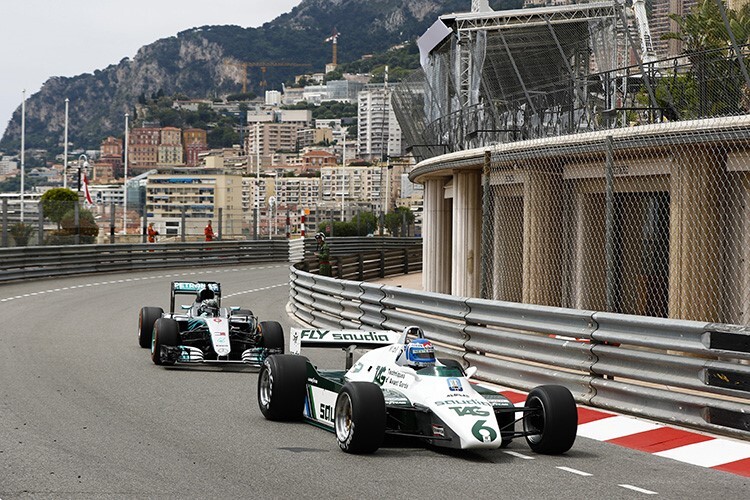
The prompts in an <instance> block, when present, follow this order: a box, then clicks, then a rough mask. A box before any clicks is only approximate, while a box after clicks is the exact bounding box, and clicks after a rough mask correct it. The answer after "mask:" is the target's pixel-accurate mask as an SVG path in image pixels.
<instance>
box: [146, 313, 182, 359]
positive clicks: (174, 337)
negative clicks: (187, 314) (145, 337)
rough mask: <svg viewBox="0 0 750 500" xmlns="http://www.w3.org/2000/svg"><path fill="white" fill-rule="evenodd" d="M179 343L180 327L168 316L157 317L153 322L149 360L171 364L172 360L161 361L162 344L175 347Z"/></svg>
mask: <svg viewBox="0 0 750 500" xmlns="http://www.w3.org/2000/svg"><path fill="white" fill-rule="evenodd" d="M178 345H180V327H179V326H178V325H177V322H176V321H175V320H173V319H170V318H159V319H157V320H156V323H154V335H153V340H152V341H151V360H152V361H153V362H154V364H156V365H173V364H174V361H172V362H169V361H162V359H161V348H162V346H169V347H176V346H178Z"/></svg>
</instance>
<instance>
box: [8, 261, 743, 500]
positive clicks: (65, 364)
mask: <svg viewBox="0 0 750 500" xmlns="http://www.w3.org/2000/svg"><path fill="white" fill-rule="evenodd" d="M173 280H196V281H197V280H209V281H219V282H221V284H222V291H223V297H222V305H224V306H232V305H237V306H242V307H243V308H249V309H251V310H252V311H253V312H254V313H255V315H256V316H258V317H259V318H260V320H261V321H263V320H275V321H279V322H280V323H281V324H282V326H283V327H284V330H285V332H288V330H289V328H290V327H292V326H297V325H295V324H294V323H293V321H292V320H291V318H290V317H289V316H288V315H287V312H286V303H287V299H288V295H289V284H288V283H289V266H288V264H285V263H279V264H264V265H248V266H244V267H233V268H201V269H183V270H154V271H144V272H131V273H117V274H106V275H105V274H99V275H88V276H79V277H71V278H64V279H55V280H42V281H27V282H19V283H14V284H5V285H2V286H0V290H1V291H2V293H0V318H2V326H0V346H1V347H0V499H3V500H8V499H13V498H54V499H58V498H75V499H79V498H180V499H185V498H410V497H417V496H418V497H421V498H430V497H433V498H458V497H461V498H499V497H511V498H565V499H567V498H570V499H581V498H613V499H616V498H640V497H646V496H661V497H663V498H679V499H688V498H696V499H698V498H701V499H703V498H744V497H746V496H747V494H748V491H750V477H747V476H745V475H743V474H742V471H741V470H740V471H739V472H740V473H737V472H736V471H735V472H727V471H726V470H720V469H717V468H711V466H703V465H700V464H696V463H690V461H685V460H680V459H676V458H675V457H670V456H669V455H668V454H663V453H662V454H659V453H654V452H649V450H644V449H638V447H637V446H631V447H628V446H621V445H620V444H618V443H617V442H616V441H615V442H610V441H612V440H616V439H621V437H622V436H624V434H623V430H622V429H623V428H622V426H623V425H626V424H623V418H622V417H619V416H611V415H607V416H606V418H603V417H596V418H594V417H591V414H590V413H589V410H587V409H585V408H584V409H581V410H580V411H579V415H588V417H587V418H588V420H587V421H586V422H585V423H582V425H581V427H580V429H588V431H587V432H584V433H582V434H580V435H579V438H578V439H577V441H576V443H575V444H574V445H573V448H572V449H571V450H570V451H569V452H568V453H566V454H564V455H561V456H544V455H536V454H534V453H532V452H531V451H530V449H529V447H528V446H527V445H526V443H525V441H524V440H523V439H519V440H515V441H514V442H513V443H511V445H510V446H509V447H508V448H506V449H504V450H493V451H482V452H462V451H446V450H442V449H438V448H430V447H425V446H422V445H420V444H418V443H413V442H399V441H396V442H391V441H389V442H387V444H386V446H385V447H383V448H381V449H380V450H378V452H376V453H375V454H373V455H367V456H357V455H347V454H345V453H343V452H341V451H340V450H339V448H338V446H337V444H336V440H335V437H334V435H333V434H331V433H329V432H326V431H324V430H321V429H318V428H315V427H312V426H310V425H306V424H304V423H277V422H270V421H267V420H265V419H264V418H263V417H262V415H261V413H260V410H259V409H258V405H257V400H256V383H257V370H255V369H251V368H243V367H227V368H215V367H203V366H191V367H173V368H164V367H160V366H156V365H154V364H153V363H152V362H151V359H150V356H149V353H148V351H147V350H146V349H142V348H140V347H139V346H138V342H137V336H136V335H137V323H138V312H139V309H140V308H141V307H142V306H158V307H162V308H164V309H168V308H169V289H170V282H171V281H173ZM428 334H429V332H428ZM287 341H288V339H287ZM303 354H307V355H309V357H310V358H311V359H312V360H313V362H314V363H316V364H318V365H319V366H321V367H324V368H340V367H343V364H344V353H343V352H342V351H341V350H337V349H334V350H328V351H324V350H320V349H317V350H310V351H309V352H307V351H303ZM521 397H522V396H521ZM610 418H614V419H615V420H611V421H610V423H609V425H608V424H607V420H609V419H610ZM630 420H635V419H628V423H627V425H632V426H634V428H638V429H644V430H643V432H647V431H649V430H653V429H654V428H652V427H650V426H651V425H652V424H650V423H647V422H644V421H640V420H639V421H636V422H641V423H637V424H634V423H632V422H630ZM596 422H601V423H600V424H596ZM592 423H593V424H596V425H589V424H592ZM586 425H589V427H588V428H586V427H585V426H586ZM599 427H602V429H599ZM595 429H596V430H595ZM676 432H683V431H680V430H678V431H676ZM626 434H627V433H626ZM691 435H695V434H694V433H691ZM602 436H615V437H614V438H612V440H610V439H603V438H602ZM708 441H711V442H714V441H713V439H712V438H711V437H710V436H705V439H703V437H701V438H700V439H698V441H697V444H700V442H708ZM717 442H718V443H722V445H721V446H722V447H724V448H732V447H734V448H735V449H740V450H742V449H744V448H743V447H744V446H748V445H750V443H745V442H740V441H735V440H721V441H717ZM727 443H728V444H727ZM641 448H643V447H641ZM706 453H707V452H706ZM738 456H741V454H740V455H738Z"/></svg>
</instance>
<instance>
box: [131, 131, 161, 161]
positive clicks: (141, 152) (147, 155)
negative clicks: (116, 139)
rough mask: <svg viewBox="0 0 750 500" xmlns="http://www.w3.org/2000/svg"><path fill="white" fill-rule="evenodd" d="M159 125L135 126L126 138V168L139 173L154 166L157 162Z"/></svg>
mask: <svg viewBox="0 0 750 500" xmlns="http://www.w3.org/2000/svg"><path fill="white" fill-rule="evenodd" d="M160 139H161V129H160V128H159V127H151V126H149V127H135V128H133V129H131V130H130V133H129V138H128V169H129V171H130V172H137V173H141V172H144V171H146V170H150V169H152V168H154V167H156V166H157V165H158V163H159V141H160Z"/></svg>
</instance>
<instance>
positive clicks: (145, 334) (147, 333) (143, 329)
mask: <svg viewBox="0 0 750 500" xmlns="http://www.w3.org/2000/svg"><path fill="white" fill-rule="evenodd" d="M162 314H164V310H163V309H162V308H161V307H141V312H140V314H138V345H140V346H141V347H143V348H144V349H145V348H147V347H150V346H151V336H152V335H153V332H154V323H156V320H157V319H159V318H161V316H162Z"/></svg>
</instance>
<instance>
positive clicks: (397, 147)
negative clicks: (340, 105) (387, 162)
mask: <svg viewBox="0 0 750 500" xmlns="http://www.w3.org/2000/svg"><path fill="white" fill-rule="evenodd" d="M357 108H358V109H357V118H358V123H359V135H358V137H357V156H358V157H360V158H365V159H374V160H380V159H384V158H386V157H387V156H401V154H402V148H401V127H400V126H399V124H398V120H396V115H395V114H394V113H393V107H392V106H391V90H390V89H389V88H388V87H385V86H383V85H368V86H367V87H365V90H363V91H362V92H360V93H359V100H358V106H357Z"/></svg>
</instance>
